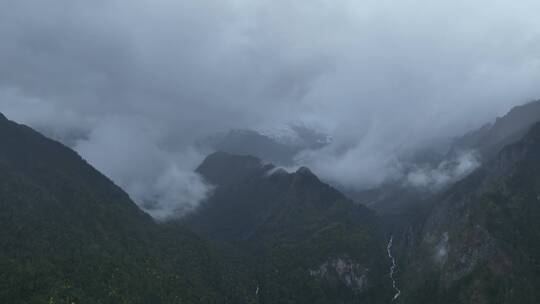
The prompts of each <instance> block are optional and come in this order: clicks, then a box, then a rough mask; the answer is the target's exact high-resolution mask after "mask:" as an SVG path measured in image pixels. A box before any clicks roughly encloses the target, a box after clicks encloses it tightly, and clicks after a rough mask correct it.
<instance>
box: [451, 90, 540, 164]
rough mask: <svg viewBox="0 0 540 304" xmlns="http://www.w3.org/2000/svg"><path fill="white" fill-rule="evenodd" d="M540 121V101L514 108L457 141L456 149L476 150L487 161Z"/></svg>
mask: <svg viewBox="0 0 540 304" xmlns="http://www.w3.org/2000/svg"><path fill="white" fill-rule="evenodd" d="M538 121H540V100H537V101H532V102H529V103H526V104H524V105H520V106H516V107H513V108H512V109H511V110H510V111H509V112H508V113H507V114H506V115H504V116H502V117H499V118H497V119H496V120H495V122H493V123H490V124H486V125H484V126H483V127H481V128H479V129H478V130H475V131H472V132H469V133H467V134H465V135H463V136H461V137H459V138H457V139H456V140H455V143H454V149H475V150H478V151H479V152H480V154H481V155H482V156H484V158H485V159H489V158H491V157H494V156H496V155H497V153H498V152H499V151H500V150H501V149H502V148H503V147H504V146H506V145H508V144H511V143H514V142H516V141H518V140H519V139H521V138H522V137H523V136H524V135H525V134H526V133H527V131H528V130H529V128H530V127H531V126H532V125H533V124H534V123H536V122H538Z"/></svg>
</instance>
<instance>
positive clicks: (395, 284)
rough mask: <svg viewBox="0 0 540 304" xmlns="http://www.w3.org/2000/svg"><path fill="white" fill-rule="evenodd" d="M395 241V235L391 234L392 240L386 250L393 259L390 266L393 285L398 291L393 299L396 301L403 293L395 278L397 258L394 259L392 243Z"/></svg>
mask: <svg viewBox="0 0 540 304" xmlns="http://www.w3.org/2000/svg"><path fill="white" fill-rule="evenodd" d="M393 243H394V236H393V235H392V236H390V241H388V246H386V251H387V252H388V257H389V258H390V260H391V261H392V266H390V279H391V280H392V287H393V288H394V291H395V292H396V293H395V294H394V298H393V299H392V300H393V301H395V300H396V299H397V298H399V296H400V295H401V290H399V288H398V287H397V283H396V280H395V279H394V274H395V273H396V269H397V264H396V259H394V256H393V255H392V245H393Z"/></svg>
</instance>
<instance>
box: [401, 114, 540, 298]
mask: <svg viewBox="0 0 540 304" xmlns="http://www.w3.org/2000/svg"><path fill="white" fill-rule="evenodd" d="M539 218H540V123H537V124H535V125H534V126H533V127H532V128H531V129H530V131H529V132H528V133H527V134H526V135H525V136H524V137H523V138H522V139H521V140H519V141H518V142H516V143H513V144H510V145H507V146H506V147H505V148H503V149H502V151H501V152H499V153H498V154H497V155H496V156H495V157H494V158H492V160H491V161H489V162H487V163H485V164H484V165H483V166H481V167H480V168H479V169H478V170H476V171H475V172H473V173H472V174H471V175H469V176H468V177H466V178H465V179H463V180H462V181H460V182H458V183H456V184H455V185H453V186H452V187H451V188H450V189H448V190H447V191H445V192H444V193H442V194H440V195H438V196H436V197H434V198H433V205H432V207H431V208H430V209H426V210H425V211H424V214H419V216H418V219H417V220H416V221H415V222H414V224H413V225H412V226H411V227H410V228H409V229H407V230H406V232H405V233H403V234H402V235H401V238H402V241H401V243H400V245H399V247H400V253H401V256H400V257H399V259H398V260H401V265H402V268H403V272H402V273H401V274H400V279H399V282H400V285H401V287H402V290H403V298H402V300H403V301H402V303H418V304H422V303H471V304H473V303H474V304H478V303H508V304H510V303H539V302H540V290H538V287H539V286H540V221H539V220H538V219H539Z"/></svg>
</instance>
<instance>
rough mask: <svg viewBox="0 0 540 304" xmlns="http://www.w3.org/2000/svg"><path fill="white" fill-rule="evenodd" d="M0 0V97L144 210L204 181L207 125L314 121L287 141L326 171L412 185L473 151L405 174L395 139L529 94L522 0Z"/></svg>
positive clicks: (533, 63)
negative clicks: (297, 141) (325, 140)
mask: <svg viewBox="0 0 540 304" xmlns="http://www.w3.org/2000/svg"><path fill="white" fill-rule="evenodd" d="M0 7H1V8H2V9H0V40H1V43H0V66H1V67H2V68H1V69H0V111H1V112H3V113H4V114H5V115H6V116H7V117H8V118H10V119H12V120H16V121H18V122H21V123H25V124H28V125H30V126H32V127H35V128H37V129H38V130H40V131H42V132H44V133H45V134H47V135H49V136H51V137H53V138H55V139H58V140H60V141H62V142H64V143H66V144H67V145H69V146H71V147H73V148H74V149H75V150H76V151H77V152H79V153H80V154H81V155H82V156H83V157H84V158H85V159H87V160H88V161H89V162H90V163H91V164H92V165H94V166H95V167H96V168H98V169H99V170H101V171H102V172H104V173H105V174H106V175H107V176H108V177H110V178H111V179H112V180H113V181H115V182H116V183H117V184H119V185H120V186H122V187H123V188H124V189H125V190H126V191H127V192H128V193H129V194H130V195H131V196H132V198H133V199H134V200H135V201H136V202H137V203H138V204H139V205H140V206H141V207H142V208H143V209H144V210H146V211H148V212H149V213H150V214H152V215H153V216H155V217H156V218H166V217H168V216H170V215H172V214H182V213H185V212H189V211H191V210H193V209H194V208H196V206H197V204H198V203H199V202H200V201H201V200H203V199H204V198H205V197H206V196H207V195H208V194H209V193H211V190H212V187H211V185H207V184H206V183H205V182H204V181H203V180H202V179H201V178H200V177H199V176H198V175H196V174H195V173H193V170H194V169H195V168H196V166H197V165H198V164H199V163H200V162H201V161H202V159H203V158H204V156H205V155H204V154H203V153H201V152H200V151H198V150H197V149H196V148H195V147H194V146H193V145H194V143H195V142H196V141H197V140H199V139H200V138H203V137H205V136H208V135H210V134H213V133H216V132H226V131H228V130H231V129H255V130H274V129H280V128H284V127H286V126H289V125H295V124H301V125H305V126H308V127H309V128H312V129H315V130H317V131H319V132H322V133H324V134H328V135H329V136H330V137H331V138H332V141H331V143H330V144H329V145H327V146H325V147H324V148H322V149H317V150H306V151H303V152H301V153H299V155H298V156H297V158H296V161H297V165H299V166H300V165H302V166H308V167H310V168H311V169H312V171H313V172H315V173H316V174H318V175H319V176H321V178H323V179H324V180H326V181H329V182H331V183H335V184H339V185H344V186H347V187H353V188H354V187H356V188H366V187H373V186H375V185H378V184H380V183H383V182H385V181H387V180H389V179H395V178H402V177H406V178H408V179H409V180H411V182H412V183H413V184H414V183H416V184H430V183H438V181H439V180H441V179H445V180H452V179H453V178H455V176H458V175H460V174H463V172H468V170H469V168H473V167H475V166H476V165H477V164H476V163H475V162H474V161H472V160H470V159H469V158H464V159H461V160H462V161H463V162H464V165H463V166H465V167H466V168H465V169H463V168H461V167H459V168H461V169H463V171H459V172H444V173H439V171H440V170H438V169H440V168H427V169H426V168H423V169H422V170H423V171H418V172H417V173H418V174H417V175H410V174H411V173H410V172H409V173H407V172H405V171H404V170H403V166H402V164H401V160H400V159H401V158H400V156H401V155H402V154H403V153H404V152H406V151H410V150H414V149H415V148H416V147H418V146H419V145H421V144H422V143H424V142H425V141H426V140H428V139H431V138H443V137H451V136H455V135H459V134H461V133H464V132H466V131H468V130H470V129H472V128H475V127H478V126H480V125H482V124H483V123H485V122H487V121H489V120H491V119H493V118H494V117H496V116H498V115H502V114H504V113H505V112H506V111H508V110H509V108H510V107H511V106H513V105H517V104H522V103H525V102H527V101H530V100H533V99H537V98H538V97H540V86H538V83H539V80H540V19H538V18H537V16H536V15H537V14H536V13H537V12H538V11H540V3H539V2H538V1H533V0H524V1H519V2H515V1H513V2H512V1H497V0H495V1H487V0H481V1H474V2H471V1H464V0H458V1H452V2H447V3H446V2H445V3H442V2H433V1H419V0H405V1H400V2H395V1H384V0H383V1H380V0H378V1H371V0H367V1H362V2H358V1H348V0H344V1H335V0H334V1H331V0H316V1H313V0H310V1H307V0H301V1H295V2H290V1H281V0H278V1H276V0H273V1H269V0H257V1H247V0H223V1H211V0H198V1H192V0H186V1H172V0H154V1H148V0H130V1H127V0H112V1H101V0H100V1H90V2H88V1H73V0H28V1H20V0H0ZM424 169H425V170H424ZM461 169H459V170H461ZM407 174H409V175H407Z"/></svg>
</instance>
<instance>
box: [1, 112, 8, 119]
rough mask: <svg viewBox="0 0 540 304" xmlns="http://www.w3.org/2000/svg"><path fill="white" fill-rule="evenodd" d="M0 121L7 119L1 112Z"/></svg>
mask: <svg viewBox="0 0 540 304" xmlns="http://www.w3.org/2000/svg"><path fill="white" fill-rule="evenodd" d="M2 120H7V118H6V116H4V114H2V112H0V121H2Z"/></svg>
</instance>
